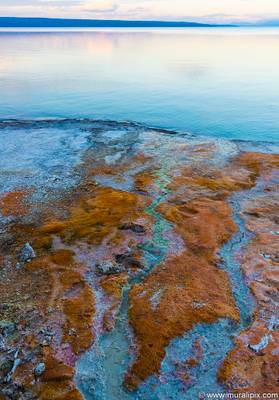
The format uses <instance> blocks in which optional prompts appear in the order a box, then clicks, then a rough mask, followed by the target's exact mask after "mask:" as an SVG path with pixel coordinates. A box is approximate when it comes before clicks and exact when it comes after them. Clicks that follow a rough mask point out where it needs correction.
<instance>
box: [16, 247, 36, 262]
mask: <svg viewBox="0 0 279 400" xmlns="http://www.w3.org/2000/svg"><path fill="white" fill-rule="evenodd" d="M35 257H36V254H35V251H34V249H33V247H32V246H31V245H30V243H26V244H25V245H24V246H23V247H22V249H21V250H20V251H19V253H18V255H17V258H18V260H19V261H21V262H23V263H27V262H30V261H31V260H32V259H33V258H35Z"/></svg>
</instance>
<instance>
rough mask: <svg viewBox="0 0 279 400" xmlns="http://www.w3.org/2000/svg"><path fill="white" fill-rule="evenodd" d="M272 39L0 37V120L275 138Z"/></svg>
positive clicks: (278, 36)
mask: <svg viewBox="0 0 279 400" xmlns="http://www.w3.org/2000/svg"><path fill="white" fill-rule="evenodd" d="M278 50H279V30H276V29H272V30H271V29H269V30H268V29H257V30H252V29H250V30H249V29H246V30H239V29H228V28H226V29H210V30H208V29H174V30H170V29H163V30H162V29H158V30H156V29H148V30H133V29H127V30H112V29H104V30H82V31H67V32H65V31H58V32H57V31H51V30H48V31H45V32H38V31H36V30H33V31H31V32H26V31H21V32H3V31H2V32H1V31H0V92H1V96H0V118H6V117H32V118H34V117H48V116H58V117H61V116H65V117H66V116H67V117H73V116H76V117H84V116H89V117H92V118H94V117H96V118H111V119H117V120H123V119H131V120H137V121H141V122H146V123H148V124H155V125H158V126H164V127H173V128H178V129H179V128H180V129H187V130H191V131H193V132H196V133H203V134H207V135H217V136H226V137H232V138H244V139H245V138H247V136H248V137H249V138H251V139H252V138H259V139H262V140H264V139H269V140H276V139H278V132H279V121H278V118H277V115H278V114H279V100H278V92H279V79H278V70H279V51H278Z"/></svg>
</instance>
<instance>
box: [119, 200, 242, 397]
mask: <svg viewBox="0 0 279 400" xmlns="http://www.w3.org/2000/svg"><path fill="white" fill-rule="evenodd" d="M159 209H160V212H161V213H163V214H164V215H165V216H166V218H167V219H169V220H170V221H172V222H174V221H175V222H176V224H177V225H176V226H177V232H178V233H179V234H180V235H181V236H182V237H183V239H184V241H185V245H186V247H187V250H185V251H184V252H183V253H182V254H180V255H179V256H174V257H171V258H169V259H167V260H166V261H165V262H164V263H163V264H162V265H161V266H160V268H157V269H155V270H154V271H153V272H152V273H151V274H150V275H149V276H148V277H147V278H145V279H144V281H143V282H142V283H141V284H139V285H135V286H134V288H133V289H132V290H131V293H130V302H131V309H130V321H131V325H132V327H133V329H134V332H135V336H136V343H137V347H138V350H137V359H136V361H135V363H134V364H133V365H132V367H131V370H130V371H129V373H128V375H127V376H126V385H127V387H128V388H129V389H134V388H136V387H137V386H138V385H139V384H140V383H141V382H142V381H143V380H145V379H146V378H147V377H148V376H150V375H151V374H153V373H156V372H158V371H159V369H160V365H161V361H162V359H163V358H164V356H165V348H166V346H168V345H169V343H170V341H171V340H172V339H173V338H175V337H177V336H180V335H182V334H184V333H185V332H186V331H188V330H190V329H192V328H193V327H194V325H195V324H198V323H212V322H214V321H216V320H217V319H218V318H221V317H224V318H225V317H227V318H231V319H233V320H238V318H239V315H238V310H237V309H236V306H235V303H234V299H233V296H232V293H231V288H230V283H229V280H228V277H227V274H226V273H225V272H224V271H222V270H221V269H219V268H218V267H217V266H216V265H215V264H216V263H217V261H218V259H217V257H216V255H215V252H216V250H217V249H218V247H219V246H220V245H221V244H222V243H223V242H224V241H225V240H228V239H229V238H230V236H231V235H232V234H233V232H234V231H235V226H234V224H233V222H232V221H231V215H230V209H229V207H228V206H227V204H226V203H222V202H217V201H215V202H214V201H210V200H209V201H208V202H207V201H206V200H205V199H203V200H202V201H200V202H196V203H192V204H189V205H188V206H187V207H185V208H184V207H183V206H174V205H167V204H162V205H161V206H160V207H159ZM178 221H179V222H178ZM208 224H210V225H208ZM208 227H210V228H209V229H208ZM156 293H160V301H159V304H157V306H156V308H155V307H152V297H153V296H154V294H156Z"/></svg>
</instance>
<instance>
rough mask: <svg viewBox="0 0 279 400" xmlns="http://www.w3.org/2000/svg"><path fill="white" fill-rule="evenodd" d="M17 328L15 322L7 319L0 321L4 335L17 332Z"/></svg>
mask: <svg viewBox="0 0 279 400" xmlns="http://www.w3.org/2000/svg"><path fill="white" fill-rule="evenodd" d="M15 330H16V326H15V324H14V323H13V322H11V321H7V320H2V321H0V333H1V334H2V335H3V336H4V337H7V336H10V335H12V334H13V333H14V332H15Z"/></svg>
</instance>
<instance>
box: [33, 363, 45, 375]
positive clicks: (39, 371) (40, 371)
mask: <svg viewBox="0 0 279 400" xmlns="http://www.w3.org/2000/svg"><path fill="white" fill-rule="evenodd" d="M45 370H46V365H45V363H39V364H38V365H36V367H35V368H34V375H35V376H37V377H38V376H41V375H43V373H44V372H45Z"/></svg>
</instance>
